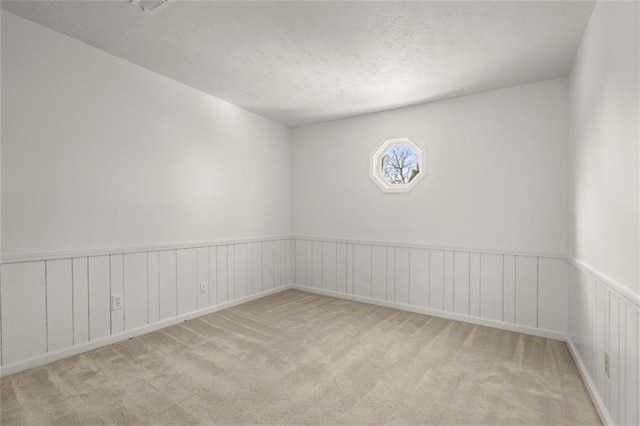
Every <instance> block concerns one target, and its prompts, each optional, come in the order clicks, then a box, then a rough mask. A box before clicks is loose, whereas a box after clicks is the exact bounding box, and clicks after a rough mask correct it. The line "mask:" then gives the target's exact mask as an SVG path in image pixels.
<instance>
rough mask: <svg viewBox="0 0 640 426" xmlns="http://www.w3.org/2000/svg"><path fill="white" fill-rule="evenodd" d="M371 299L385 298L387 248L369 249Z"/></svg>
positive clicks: (375, 247) (376, 247) (374, 247)
mask: <svg viewBox="0 0 640 426" xmlns="http://www.w3.org/2000/svg"><path fill="white" fill-rule="evenodd" d="M371 297H373V298H374V299H378V300H385V299H386V298H387V247H386V246H372V247H371Z"/></svg>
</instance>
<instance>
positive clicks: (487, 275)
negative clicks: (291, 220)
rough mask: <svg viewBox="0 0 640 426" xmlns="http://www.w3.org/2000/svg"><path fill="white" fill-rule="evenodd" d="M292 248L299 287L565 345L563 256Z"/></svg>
mask: <svg viewBox="0 0 640 426" xmlns="http://www.w3.org/2000/svg"><path fill="white" fill-rule="evenodd" d="M294 241H295V248H294V250H295V261H294V263H295V265H294V266H295V280H294V282H295V287H297V288H300V289H303V290H307V291H313V292H316V293H323V294H327V295H332V296H337V297H344V298H349V299H353V300H360V301H364V302H368V303H374V304H379V305H384V306H390V307H396V308H399V309H404V310H409V311H413V312H419V313H424V314H429V315H435V316H440V317H445V318H450V319H456V320H460V321H466V322H472V323H477V324H482V325H487V326H491V327H497V328H502V329H507V330H513V331H519V332H524V333H528V334H533V335H538V336H543V337H550V338H554V339H559V340H565V339H566V330H567V304H568V301H567V295H568V292H567V281H568V277H567V262H566V259H565V257H564V256H562V255H558V254H552V253H532V252H514V251H510V252H507V251H505V252H501V251H498V250H494V249H470V248H454V247H440V246H429V245H422V244H404V243H391V242H377V241H360V240H359V241H353V240H338V239H326V238H309V237H301V236H295V237H294Z"/></svg>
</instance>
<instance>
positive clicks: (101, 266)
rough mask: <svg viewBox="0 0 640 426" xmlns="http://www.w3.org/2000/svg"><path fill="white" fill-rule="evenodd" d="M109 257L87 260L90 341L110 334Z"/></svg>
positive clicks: (94, 257)
mask: <svg viewBox="0 0 640 426" xmlns="http://www.w3.org/2000/svg"><path fill="white" fill-rule="evenodd" d="M109 263H110V261H109V256H92V257H90V258H89V314H90V315H89V325H90V327H89V335H90V337H91V340H96V339H100V338H103V337H107V336H109V335H110V334H111V292H110V286H111V282H110V276H111V270H110V266H109Z"/></svg>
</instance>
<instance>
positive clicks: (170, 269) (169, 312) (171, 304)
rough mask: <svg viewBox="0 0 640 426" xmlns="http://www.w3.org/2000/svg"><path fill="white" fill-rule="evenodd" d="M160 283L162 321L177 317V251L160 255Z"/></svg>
mask: <svg viewBox="0 0 640 426" xmlns="http://www.w3.org/2000/svg"><path fill="white" fill-rule="evenodd" d="M158 259H159V265H158V271H159V273H158V283H159V294H160V319H161V320H163V319H167V318H171V317H175V316H176V313H177V302H176V293H177V286H176V251H175V250H166V251H161V252H159V253H158Z"/></svg>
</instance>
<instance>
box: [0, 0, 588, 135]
mask: <svg viewBox="0 0 640 426" xmlns="http://www.w3.org/2000/svg"><path fill="white" fill-rule="evenodd" d="M2 7H3V9H5V10H8V11H10V12H13V13H15V14H17V15H19V16H22V17H24V18H26V19H29V20H31V21H34V22H36V23H39V24H41V25H44V26H46V27H49V28H51V29H53V30H55V31H59V32H61V33H64V34H67V35H69V36H71V37H74V38H76V39H78V40H81V41H83V42H85V43H87V44H90V45H92V46H95V47H97V48H99V49H102V50H104V51H107V52H109V53H112V54H114V55H116V56H119V57H122V58H124V59H126V60H128V61H130V62H133V63H136V64H139V65H141V66H143V67H146V68H148V69H150V70H153V71H155V72H157V73H159V74H163V75H165V76H167V77H170V78H172V79H174V80H177V81H180V82H183V83H185V84H187V85H189V86H192V87H195V88H197V89H200V90H202V91H204V92H207V93H209V94H211V95H214V96H217V97H219V98H221V99H224V100H227V101H229V102H232V103H234V104H236V105H238V106H240V107H243V108H246V109H248V110H251V111H254V112H256V113H258V114H261V115H263V116H265V117H268V118H271V119H273V120H275V121H278V122H281V123H283V124H285V125H288V126H299V125H303V124H308V123H314V122H319V121H324V120H330V119H335V118H341V117H346V116H351V115H357V114H362V113H366V112H372V111H379V110H383V109H389V108H394V107H399V106H405V105H410V104H415V103H419V102H425V101H430V100H435V99H442V98H447V97H453V96H459V95H463V94H469V93H475V92H479V91H484V90H490V89H495V88H500V87H508V86H513V85H516V84H523V83H528V82H533V81H538V80H545V79H551V78H557V77H562V76H566V75H567V74H568V72H569V68H570V66H571V62H572V60H573V57H574V55H575V52H576V50H577V46H578V44H579V41H580V38H581V36H582V33H583V30H584V28H585V26H586V23H587V20H588V18H589V15H590V13H591V10H592V8H593V3H592V2H563V1H540V2H523V1H515V2H485V1H474V2H400V3H398V2H393V3H392V2H268V1H261V2H204V1H180V0H174V1H172V2H171V4H169V5H168V6H167V7H166V8H164V9H163V10H162V11H160V12H159V13H157V14H156V15H149V14H147V13H144V12H142V11H140V10H139V9H137V8H136V7H134V6H133V5H131V4H129V3H128V2H127V1H110V2H102V1H69V2H67V1H44V2H37V1H3V2H2Z"/></svg>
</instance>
